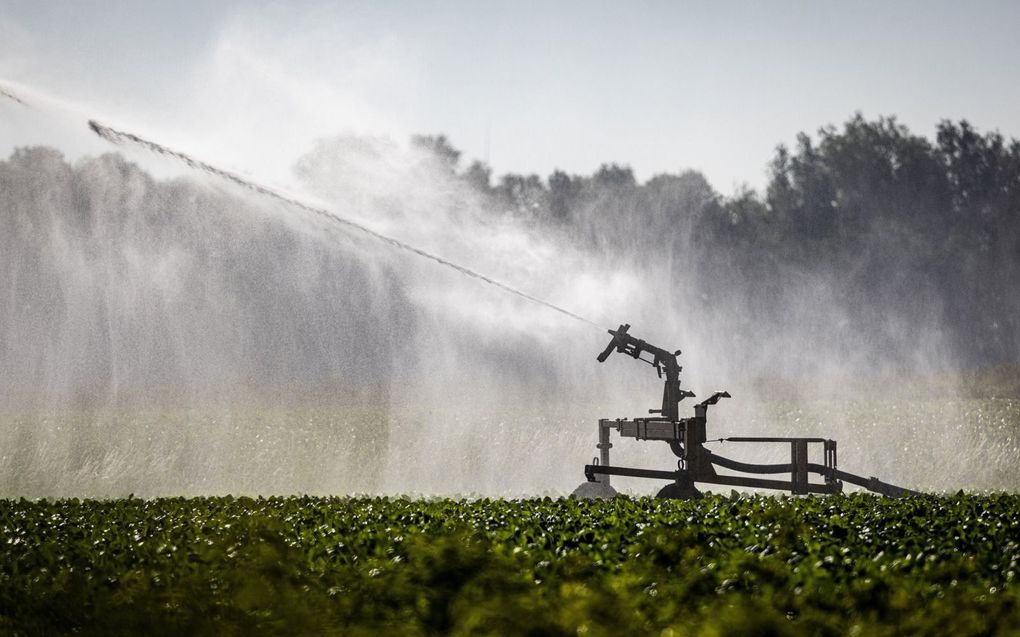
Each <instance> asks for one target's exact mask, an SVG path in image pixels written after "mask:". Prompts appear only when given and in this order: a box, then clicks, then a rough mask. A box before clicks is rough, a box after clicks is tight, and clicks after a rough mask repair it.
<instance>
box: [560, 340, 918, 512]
mask: <svg viewBox="0 0 1020 637" xmlns="http://www.w3.org/2000/svg"><path fill="white" fill-rule="evenodd" d="M629 329H630V325H621V326H620V327H619V328H618V329H615V330H609V333H610V334H612V335H613V340H612V341H610V343H609V345H608V346H607V347H606V349H605V351H603V352H602V353H601V354H599V356H598V361H599V362H600V363H604V362H605V361H606V359H607V358H609V355H610V354H612V353H613V352H614V351H616V352H619V353H621V354H627V355H628V356H630V357H632V358H636V359H638V360H640V361H644V362H646V363H648V364H650V365H651V366H653V367H654V368H655V371H656V372H657V373H658V375H659V378H662V377H663V376H665V379H666V380H665V387H664V388H663V390H662V407H661V408H659V409H650V410H649V413H650V414H657V415H655V416H651V417H648V418H634V419H630V420H625V419H617V420H608V419H603V420H599V429H598V432H599V442H598V445H596V447H597V448H598V450H599V457H597V458H595V459H594V460H593V462H592V464H590V465H586V466H585V467H584V475H585V477H586V478H587V479H588V481H587V482H584V483H582V484H581V486H579V487H578V488H577V489H576V490H575V491H574V494H573V495H574V496H575V497H580V498H596V497H600V498H610V497H613V496H615V495H616V490H615V489H614V488H613V487H612V486H610V484H609V478H610V476H630V477H634V478H652V479H656V480H667V481H669V483H668V484H667V485H666V486H665V487H663V488H662V489H661V490H660V491H659V493H658V495H659V497H663V498H682V499H690V498H697V497H700V496H701V492H700V491H699V490H698V488H697V487H696V486H695V483H697V482H703V483H708V484H721V485H729V486H734V487H750V488H758V489H779V490H783V491H790V492H791V493H793V494H808V493H840V492H842V491H843V482H844V481H845V482H849V483H850V484H855V485H858V486H861V487H864V488H865V489H868V490H869V491H874V492H876V493H881V494H883V495H887V496H892V497H900V496H903V495H910V494H915V493H916V492H914V491H911V490H909V489H904V488H902V487H897V486H895V485H892V484H888V483H886V482H882V481H881V480H878V479H877V478H864V477H861V476H858V475H854V474H852V473H847V472H845V471H840V470H839V469H837V468H836V441H835V440H827V439H825V438H776V437H734V438H719V439H716V441H719V442H735V443H785V444H788V445H790V462H789V464H750V463H746V462H738V461H736V460H731V459H729V458H725V457H723V456H720V455H718V454H716V453H714V452H712V451H709V450H708V449H706V448H705V443H706V442H707V439H706V435H705V429H706V424H707V421H708V408H709V407H710V406H712V405H715V404H716V403H718V402H719V401H720V400H721V399H723V398H729V397H730V395H729V393H728V392H725V391H717V392H715V393H714V394H712V395H711V396H709V397H708V398H707V399H706V400H703V401H701V402H700V403H698V404H696V405H694V417H693V418H681V417H680V401H682V400H684V399H685V398H694V394H693V393H691V392H689V391H686V390H684V389H681V388H680V372H681V371H682V370H683V368H682V367H681V366H680V363H679V362H678V360H677V358H678V357H679V356H680V351H679V350H677V351H675V352H669V351H666V350H664V349H662V348H659V347H655V346H654V345H650V344H648V343H646V342H645V341H642V340H640V339H637V338H634V337H633V336H631V335H630V334H628V333H627V330H629ZM643 354H647V355H649V356H650V357H651V359H650V360H649V359H648V358H643V357H642V355H643ZM613 430H616V431H617V432H618V433H619V434H620V436H622V437H624V438H636V439H638V440H661V441H663V442H666V443H668V444H669V447H670V449H671V450H672V451H673V453H674V454H676V456H677V457H678V458H679V461H678V462H677V468H676V470H674V471H663V470H655V469H637V468H633V467H618V466H613V465H611V464H610V463H609V450H610V449H611V448H612V446H613V445H612V443H611V442H610V433H611V432H612V431H613ZM817 446H820V447H821V451H822V454H823V461H822V464H818V463H814V462H810V461H809V459H808V450H809V448H811V447H815V448H817ZM716 467H721V468H723V469H728V470H730V471H732V472H735V474H734V473H730V474H719V473H717V472H716ZM741 474H744V475H741ZM746 474H754V475H768V474H789V476H790V478H789V480H785V479H783V480H775V479H766V478H759V477H751V476H749V475H746ZM811 474H815V475H817V476H820V477H821V479H822V481H821V482H813V481H811V480H809V476H811Z"/></svg>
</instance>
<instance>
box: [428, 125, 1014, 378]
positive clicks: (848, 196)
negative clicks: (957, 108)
mask: <svg viewBox="0 0 1020 637" xmlns="http://www.w3.org/2000/svg"><path fill="white" fill-rule="evenodd" d="M413 143H414V144H415V145H417V146H418V147H421V148H424V149H427V150H428V151H430V152H431V153H432V154H433V155H434V156H435V157H436V158H438V160H439V163H440V165H441V166H443V167H444V169H445V170H448V171H450V172H451V173H453V174H454V175H455V176H456V177H457V178H458V179H461V180H463V181H465V182H466V183H468V184H470V185H471V187H472V188H473V189H475V190H476V191H477V192H478V193H480V195H481V196H482V197H483V198H484V200H485V201H486V202H487V204H488V205H487V208H488V209H491V210H493V211H495V212H494V213H493V214H499V215H513V216H516V217H519V218H521V219H522V220H524V221H525V222H526V223H529V224H533V225H534V226H535V227H537V228H539V229H541V231H543V232H547V233H550V234H554V235H558V236H562V237H563V238H564V239H565V240H569V241H573V242H578V243H580V244H581V245H584V246H586V247H588V248H590V249H591V250H594V251H598V252H600V253H601V254H604V255H605V256H606V257H607V258H616V259H628V258H630V259H648V258H655V259H663V260H666V261H668V263H669V268H670V269H671V270H672V271H673V273H674V274H675V275H676V277H675V280H681V279H682V280H684V281H686V282H687V285H689V286H693V287H694V288H695V293H696V294H700V295H701V296H702V297H710V298H712V299H713V302H714V303H716V304H718V305H719V306H720V307H726V308H728V309H729V310H730V311H732V308H734V307H738V308H741V310H740V311H741V312H747V314H748V316H747V319H748V320H747V323H748V329H749V330H750V329H752V325H753V324H760V323H765V324H773V323H775V322H782V321H784V320H786V318H787V317H788V316H789V314H790V313H791V312H793V311H796V308H794V307H793V306H792V305H791V298H795V297H797V296H798V295H801V296H802V292H803V288H804V285H805V281H806V280H810V281H812V282H813V284H819V282H821V283H823V284H824V285H825V286H826V288H827V290H828V291H829V297H827V298H831V299H834V301H833V303H835V304H838V305H840V309H841V311H842V312H843V314H842V315H843V316H845V317H846V320H848V321H851V322H854V323H856V324H859V325H861V326H866V327H867V329H869V330H870V331H871V332H872V333H873V334H874V338H875V339H876V341H877V342H878V346H881V341H882V339H886V340H889V341H890V342H892V341H893V340H900V341H902V340H903V339H904V338H906V339H909V338H910V331H911V326H912V325H918V324H922V323H923V324H931V322H932V321H936V322H937V323H938V324H939V325H940V326H942V329H943V330H944V333H945V334H944V336H945V339H946V341H947V342H948V343H949V345H950V346H951V348H952V350H953V352H954V355H955V356H956V360H957V361H958V362H960V363H961V364H963V365H964V366H967V367H975V366H987V365H998V364H1003V363H1008V362H1015V361H1016V360H1017V359H1018V356H1020V319H1018V316H1020V292H1018V283H1017V282H1018V281H1020V141H1017V140H1016V139H1007V138H1005V137H1004V136H1003V135H1002V134H1000V133H999V132H985V133H982V132H980V131H978V130H977V129H975V128H974V127H973V126H972V125H971V124H970V123H968V122H967V121H960V122H952V121H943V122H941V123H940V124H939V125H938V127H937V130H936V135H935V138H934V139H928V138H926V137H923V136H920V135H917V134H914V133H912V132H911V131H910V130H908V128H907V127H906V126H904V125H903V124H901V123H900V122H898V121H897V120H896V119H895V118H894V117H880V118H878V119H875V120H868V119H866V118H864V117H863V116H862V115H860V114H857V115H854V116H853V117H852V118H850V119H849V120H848V121H847V122H846V123H845V124H843V125H842V126H841V127H836V126H831V125H830V126H826V127H823V128H821V129H820V130H818V131H817V133H816V134H815V135H809V134H806V133H802V134H800V135H798V137H797V140H796V144H795V145H794V146H793V147H792V148H790V147H786V146H783V145H780V146H778V147H777V149H776V151H775V155H774V157H773V159H772V161H771V162H770V164H769V166H768V181H767V185H766V187H765V188H764V191H763V192H757V191H753V190H750V189H744V190H741V191H739V192H737V193H735V194H734V195H731V196H722V195H721V194H720V193H718V192H717V191H716V190H715V189H713V187H712V186H711V185H710V184H709V182H708V181H707V180H706V179H705V177H704V176H703V175H701V174H700V173H698V172H695V171H685V172H680V173H674V174H660V175H656V176H654V177H652V178H650V179H648V180H647V181H645V182H644V183H640V182H639V181H638V180H637V179H636V177H635V175H634V172H633V170H631V169H630V168H629V167H627V166H625V165H620V164H615V163H607V164H604V165H602V166H601V167H600V168H599V169H598V170H596V171H595V172H594V173H593V174H591V175H574V174H568V173H566V172H563V171H559V170H557V171H555V172H553V173H552V174H550V175H548V176H547V177H544V178H543V177H540V176H538V175H534V174H531V175H521V174H506V175H502V176H500V177H498V178H495V177H494V176H493V174H492V171H491V169H490V168H489V167H488V166H486V165H485V164H483V163H481V162H478V161H475V162H471V163H467V164H466V165H464V163H463V162H462V161H461V153H460V152H459V151H458V150H456V149H455V148H454V147H453V146H452V145H451V144H450V143H449V141H448V140H447V139H446V138H445V137H442V136H419V137H415V138H414V139H413Z"/></svg>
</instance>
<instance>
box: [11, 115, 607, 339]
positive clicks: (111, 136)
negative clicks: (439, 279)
mask: <svg viewBox="0 0 1020 637" xmlns="http://www.w3.org/2000/svg"><path fill="white" fill-rule="evenodd" d="M14 99H16V98H14ZM89 128H91V129H92V131H93V132H95V133H96V134H97V135H99V136H100V137H102V138H103V139H105V140H106V141H108V142H111V143H113V144H118V145H121V144H134V145H136V146H141V147H142V148H145V149H146V150H148V151H151V152H153V153H157V154H159V155H164V156H167V157H171V158H173V159H176V160H178V161H181V162H183V163H184V164H186V165H187V166H189V167H191V168H194V169H196V170H201V171H203V172H206V173H209V174H211V175H214V176H216V177H219V178H220V179H224V180H226V181H229V182H231V183H233V184H235V185H237V186H240V187H241V188H244V189H246V190H249V191H251V192H254V193H257V194H259V195H263V196H265V197H269V198H272V199H275V200H277V201H280V202H282V203H284V204H287V205H289V206H292V207H294V208H298V209H300V210H303V211H305V212H308V213H311V214H314V215H317V216H319V217H322V218H325V219H327V220H328V221H330V222H331V223H335V224H338V225H341V226H343V227H345V228H347V229H349V230H354V231H357V232H359V233H361V234H366V235H368V236H370V237H372V238H373V239H376V240H378V241H382V242H383V243H385V244H388V245H390V246H392V247H394V248H397V249H399V250H404V251H405V252H410V253H412V254H416V255H418V256H419V257H422V258H425V259H428V260H430V261H433V262H435V263H438V264H440V265H442V266H445V267H448V268H451V269H453V270H456V271H457V272H459V273H461V274H463V275H464V276H468V277H471V278H473V279H478V280H479V281H483V282H485V283H488V284H489V285H493V286H495V287H497V288H499V289H501V290H503V291H504V292H507V293H509V294H513V295H515V296H518V297H520V298H522V299H525V300H528V301H531V302H532V303H537V304H538V305H542V306H544V307H546V308H549V309H551V310H554V311H556V312H559V313H560V314H563V315H564V316H569V317H570V318H572V319H574V320H576V321H580V322H582V323H586V324H588V325H591V326H592V327H595V328H600V326H599V325H598V323H595V322H594V321H592V320H589V319H587V318H584V317H583V316H580V315H578V314H575V313H573V312H571V311H570V310H566V309H564V308H562V307H560V306H558V305H555V304H553V303H550V302H549V301H546V300H543V299H540V298H538V297H536V296H532V295H531V294H528V293H527V292H522V291H521V290H518V289H517V288H514V287H512V286H509V285H507V284H506V283H503V282H501V281H497V280H495V279H493V278H491V277H488V276H486V275H484V274H481V273H480V272H476V271H475V270H472V269H470V268H467V267H464V266H462V265H459V264H457V263H454V262H452V261H449V260H447V259H444V258H442V257H440V256H437V255H435V254H432V253H431V252H426V251H425V250H422V249H421V248H417V247H415V246H413V245H411V244H409V243H404V242H403V241H400V240H399V239H394V238H393V237H388V236H386V235H384V234H381V233H379V232H376V231H375V230H372V229H371V228H369V227H367V226H364V225H362V224H360V223H357V222H356V221H352V220H350V219H347V218H345V217H342V216H340V215H338V214H337V213H335V212H332V211H330V210H327V209H325V208H319V207H317V206H312V205H309V204H307V203H304V202H303V201H299V200H298V199H295V198H294V197H288V196H287V195H284V194H281V193H279V192H276V191H275V190H272V189H270V188H267V187H266V186H263V185H261V184H258V183H255V182H253V181H250V180H248V179H245V178H243V177H240V176H238V175H235V174H234V173H231V172H229V171H226V170H223V169H222V168H217V167H216V166H213V165H212V164H208V163H206V162H204V161H200V160H198V159H195V158H194V157H191V156H190V155H188V154H186V153H182V152H180V151H177V150H173V149H171V148H168V147H166V146H163V145H162V144H157V143H156V142H153V141H149V140H147V139H144V138H142V137H140V136H138V135H135V134H133V133H128V132H124V131H119V130H116V129H114V128H111V127H109V126H105V125H103V124H100V123H99V122H97V121H96V120H94V119H90V120H89ZM600 329H601V328H600Z"/></svg>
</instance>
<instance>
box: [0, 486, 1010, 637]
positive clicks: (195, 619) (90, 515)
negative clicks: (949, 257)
mask: <svg viewBox="0 0 1020 637" xmlns="http://www.w3.org/2000/svg"><path fill="white" fill-rule="evenodd" d="M0 533H2V535H0V632H3V633H7V634H26V635H31V634H63V633H76V634H101V635H113V634H132V635H136V634H146V635H162V634H167V635H182V634H224V635H249V634H343V635H374V634H389V635H438V634H457V635H463V634H500V635H513V634H535V635H546V634H548V635H568V634H569V635H610V634H612V635H621V634H649V635H739V634H747V635H752V634H753V635H787V634H789V635H800V634H811V635H841V634H860V635H892V634H954V635H989V634H1017V633H1020V594H1018V590H1020V589H1018V587H1017V585H1016V584H1015V583H1014V581H1015V577H1016V571H1017V561H1018V559H1020V496H1017V495H1012V494H992V495H964V494H958V495H956V496H922V497H916V498H909V499H903V500H890V499H883V498H880V497H874V496H870V495H857V494H854V495H847V496H839V497H829V498H818V497H805V498H785V497H779V498H773V497H760V496H754V497H749V496H741V497H738V496H737V495H736V494H732V496H731V497H726V496H721V495H713V496H709V497H706V498H705V499H703V500H701V501H697V502H678V501H665V500H655V499H649V498H642V499H627V498H618V499H616V500H614V501H608V502H603V501H597V502H583V501H582V502H578V501H572V500H569V499H561V500H554V499H549V498H545V499H534V500H489V499H483V500H407V499H388V498H313V497H286V498H275V497H274V498H268V499H263V498H259V499H251V498H234V497H218V498H197V499H185V498H166V499H156V500H140V499H122V500H109V501H94V500H86V501H79V500H58V501H45V500H43V501H35V502H31V501H26V500H20V501H13V500H7V501H2V502H0Z"/></svg>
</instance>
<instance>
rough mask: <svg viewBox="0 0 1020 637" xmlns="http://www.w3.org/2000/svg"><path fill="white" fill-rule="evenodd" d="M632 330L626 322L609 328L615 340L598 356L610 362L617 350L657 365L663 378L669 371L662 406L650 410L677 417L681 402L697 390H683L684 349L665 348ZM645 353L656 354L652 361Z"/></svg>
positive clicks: (601, 361) (668, 416)
mask: <svg viewBox="0 0 1020 637" xmlns="http://www.w3.org/2000/svg"><path fill="white" fill-rule="evenodd" d="M629 329H630V324H629V323H624V324H623V325H621V326H620V327H618V328H616V329H615V330H609V333H610V334H612V335H613V340H611V341H609V345H607V346H606V349H605V350H603V351H602V353H601V354H599V355H598V361H599V362H600V363H604V362H606V359H607V358H609V355H610V354H612V353H613V351H614V350H615V351H617V352H619V353H621V354H626V355H628V356H630V357H631V358H636V359H637V360H639V361H644V362H645V363H648V364H649V365H651V366H652V367H654V368H655V371H656V373H657V374H658V375H659V378H662V375H663V374H665V375H666V384H665V387H664V388H663V390H662V408H661V409H649V410H648V413H650V414H661V415H662V417H663V418H665V419H666V420H677V419H678V418H679V417H680V406H679V403H680V401H681V400H683V399H684V398H693V397H694V393H693V392H689V391H687V390H684V389H680V372H681V371H683V367H681V366H680V363H679V361H677V357H678V356H680V350H676V351H675V352H668V351H666V350H664V349H662V348H661V347H656V346H654V345H651V344H649V343H647V342H645V341H643V340H641V339H639V338H634V337H633V336H631V335H630V334H628V333H627V330H629ZM645 352H648V353H649V354H651V355H652V357H653V358H652V360H648V359H647V358H641V354H643V353H645Z"/></svg>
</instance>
